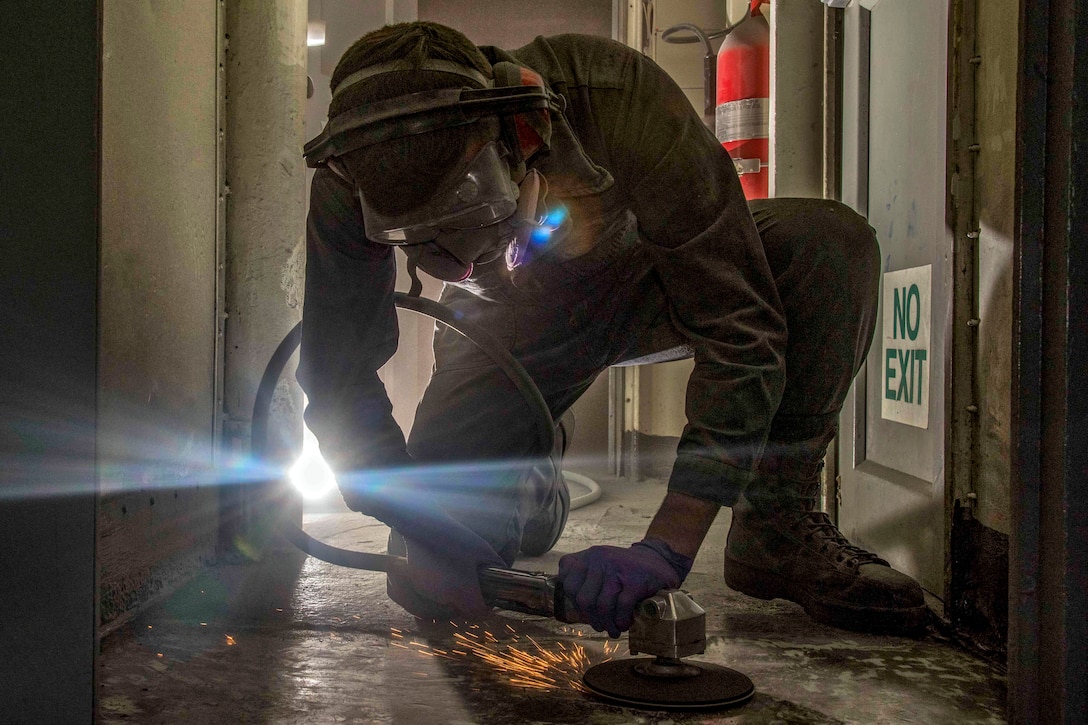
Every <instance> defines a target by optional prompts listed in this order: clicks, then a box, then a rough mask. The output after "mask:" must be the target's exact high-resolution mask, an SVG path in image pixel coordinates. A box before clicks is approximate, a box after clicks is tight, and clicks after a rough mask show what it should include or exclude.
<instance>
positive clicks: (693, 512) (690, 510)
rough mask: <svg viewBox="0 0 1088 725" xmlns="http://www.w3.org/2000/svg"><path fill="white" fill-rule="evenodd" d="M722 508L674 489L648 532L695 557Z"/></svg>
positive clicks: (668, 494) (649, 534) (673, 548)
mask: <svg viewBox="0 0 1088 725" xmlns="http://www.w3.org/2000/svg"><path fill="white" fill-rule="evenodd" d="M720 508H721V506H719V505H718V504H716V503H713V502H712V501H704V500H703V499H701V498H695V497H694V496H688V495H687V494H684V493H679V492H676V491H670V492H668V493H667V494H665V500H664V501H662V502H661V507H660V508H659V509H658V510H657V514H656V515H655V516H654V519H653V521H651V522H650V528H649V530H648V531H647V532H646V535H647V536H652V537H653V538H655V539H661V540H662V541H664V542H665V543H667V544H668V545H669V547H670V548H671V549H672V550H673V551H675V552H676V553H677V554H683V555H684V556H686V557H688V558H691V559H694V558H695V555H696V554H697V553H698V552H699V547H700V546H702V544H703V539H704V538H706V534H707V532H708V531H709V530H710V525H711V524H713V523H714V517H716V516H717V515H718V510H719V509H720Z"/></svg>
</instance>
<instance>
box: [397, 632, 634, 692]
mask: <svg viewBox="0 0 1088 725" xmlns="http://www.w3.org/2000/svg"><path fill="white" fill-rule="evenodd" d="M450 624H452V625H453V626H454V627H455V628H458V629H460V627H459V625H457V623H455V622H451V623H450ZM504 628H505V630H506V632H504V633H503V636H504V640H506V641H501V640H500V639H499V638H498V637H496V636H495V634H493V633H492V632H490V631H488V630H487V629H481V628H480V626H479V625H478V624H473V625H470V626H469V627H468V629H460V631H457V632H454V634H453V638H454V641H455V645H456V646H454V647H450V648H448V649H440V648H437V647H434V646H431V645H428V644H425V643H423V642H419V641H416V640H414V639H408V640H405V638H404V633H403V632H402V631H401V630H399V629H396V628H390V635H391V637H392V638H394V640H400V641H391V642H390V643H389V644H390V645H392V646H394V647H399V648H400V649H406V650H410V651H415V652H418V653H420V654H422V655H424V656H427V657H431V658H442V659H448V660H453V661H458V660H459V661H464V660H466V659H475V660H478V661H480V662H483V663H484V664H486V665H488V666H489V667H490V668H491V669H492V670H493V671H494V673H495V674H496V675H498V676H499V677H500V678H501V679H502V680H503V681H505V682H507V683H508V684H511V685H514V686H515V687H521V688H527V689H535V690H560V689H567V688H570V689H572V690H575V691H577V692H585V691H586V689H585V686H584V685H583V684H582V681H581V676H582V672H583V671H584V670H585V669H586V668H588V667H589V666H591V665H593V664H597V663H596V662H594V661H593V659H597V658H591V657H590V654H589V651H588V650H586V648H585V647H583V646H582V645H581V644H579V643H578V642H571V643H565V642H553V643H549V644H547V645H545V644H541V643H540V642H538V641H537V640H535V639H533V637H531V636H529V635H520V634H518V633H517V630H516V629H515V628H514V627H512V626H511V625H509V624H506V625H504ZM507 632H508V633H509V634H510V635H513V636H512V637H510V636H508V635H507ZM567 633H569V634H574V635H576V636H578V635H580V633H579V632H577V631H574V630H567ZM405 641H407V642H408V644H404V642H405ZM619 647H620V643H619V642H605V643H604V647H603V649H604V655H605V658H604V659H603V660H602V662H607V661H609V660H611V659H612V657H613V655H615V653H616V652H617V651H618V650H619Z"/></svg>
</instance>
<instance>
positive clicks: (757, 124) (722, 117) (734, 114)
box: [714, 98, 771, 143]
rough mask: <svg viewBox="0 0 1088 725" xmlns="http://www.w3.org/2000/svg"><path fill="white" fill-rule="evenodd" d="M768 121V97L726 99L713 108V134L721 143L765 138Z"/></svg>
mask: <svg viewBox="0 0 1088 725" xmlns="http://www.w3.org/2000/svg"><path fill="white" fill-rule="evenodd" d="M770 122H771V99H770V98H745V99H743V100H740V101H727V102H725V103H723V104H721V105H720V106H718V107H717V108H716V109H714V135H715V136H717V137H718V141H719V142H721V143H728V142H730V141H740V140H742V139H750V138H767V136H768V135H769V130H770V125H771V123H770Z"/></svg>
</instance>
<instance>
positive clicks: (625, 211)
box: [298, 22, 926, 636]
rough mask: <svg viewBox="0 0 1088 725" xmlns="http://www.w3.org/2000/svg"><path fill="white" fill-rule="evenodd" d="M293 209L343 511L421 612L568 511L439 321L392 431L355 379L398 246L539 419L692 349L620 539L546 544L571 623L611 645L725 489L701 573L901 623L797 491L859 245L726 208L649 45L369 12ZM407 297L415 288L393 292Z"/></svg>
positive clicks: (314, 394) (860, 618)
mask: <svg viewBox="0 0 1088 725" xmlns="http://www.w3.org/2000/svg"><path fill="white" fill-rule="evenodd" d="M331 85H332V90H333V96H332V102H331V104H330V107H329V113H328V116H329V121H328V125H327V126H326V128H325V130H324V131H323V132H322V134H321V135H320V136H318V137H317V138H316V139H314V140H313V141H311V142H310V143H309V144H307V146H306V155H307V161H308V163H309V164H310V165H311V166H314V167H317V172H316V174H315V176H314V179H313V183H312V187H311V197H310V198H311V201H310V212H309V219H308V223H307V262H306V299H305V307H304V312H303V333H302V348H301V361H300V367H299V372H298V377H299V380H300V382H301V384H302V386H303V388H304V389H305V391H306V393H307V395H308V397H309V405H308V407H307V410H306V420H307V423H308V425H309V427H310V428H311V429H312V430H313V431H314V433H315V434H316V436H317V438H318V440H319V441H320V444H321V451H322V454H323V455H324V457H325V458H326V460H327V461H328V462H329V464H330V465H331V466H332V468H333V470H334V471H335V472H336V474H337V479H338V483H339V486H340V489H341V492H342V493H343V495H344V498H345V500H346V502H347V504H348V505H349V506H350V507H351V508H352V509H354V510H357V511H361V512H363V513H366V514H368V515H372V516H375V517H377V518H379V519H381V520H383V521H385V522H386V523H388V524H389V525H390V526H391V527H392V529H393V533H392V534H391V536H390V552H391V553H401V554H403V553H405V552H407V553H408V559H409V567H408V571H409V573H408V574H407V575H390V578H389V581H388V591H389V594H390V596H391V597H392V598H393V599H394V600H395V601H396V602H398V603H399V604H400V605H401V606H403V607H405V608H406V609H407V610H408V611H410V612H412V613H413V614H416V615H417V616H421V617H435V618H439V617H441V618H449V617H451V616H463V617H475V616H480V615H482V614H484V613H486V612H487V611H488V608H487V606H486V604H485V603H484V600H483V597H482V595H481V593H480V589H479V585H478V582H477V577H476V572H477V569H478V568H479V567H480V566H482V565H494V566H511V565H512V564H513V562H514V559H515V557H517V556H519V555H525V556H536V555H540V554H542V553H544V552H546V551H548V550H550V549H551V548H552V547H553V546H554V544H555V543H556V541H557V540H558V538H559V536H560V535H561V533H562V530H563V526H564V524H565V522H566V517H567V511H568V509H569V505H570V500H569V494H568V493H567V490H566V485H565V483H564V481H563V478H562V474H561V466H560V465H559V464H560V461H561V458H562V453H563V448H564V447H565V441H566V435H565V431H564V430H563V428H562V425H560V426H559V430H557V434H556V437H555V439H556V444H555V447H554V449H553V450H552V451H551V452H550V454H549V452H547V451H543V452H542V451H540V450H538V448H539V445H538V436H537V433H536V427H535V426H536V423H535V421H534V417H533V414H532V413H531V411H530V408H529V405H528V403H527V402H526V401H525V400H524V399H523V397H522V396H521V394H520V393H519V392H518V390H517V388H516V387H515V386H514V384H513V383H512V382H511V380H510V379H509V378H508V377H507V376H506V374H505V373H504V372H503V371H502V370H501V369H499V368H498V367H497V366H496V365H495V364H494V363H493V362H492V360H491V358H490V357H489V356H488V355H487V354H486V353H485V352H483V351H481V350H480V349H479V348H477V347H476V345H474V344H473V343H472V342H471V341H468V340H466V339H465V338H464V337H462V336H461V335H460V334H458V333H457V332H455V331H453V330H451V329H449V328H447V327H445V326H441V325H440V326H439V329H438V330H437V331H436V334H435V338H434V353H435V366H434V371H433V375H432V378H431V381H430V383H429V385H428V387H427V390H426V392H425V394H424V396H423V398H422V400H421V401H420V404H419V407H418V410H417V412H416V416H415V422H414V425H413V428H412V434H411V436H410V437H409V438H408V440H407V441H405V438H404V435H403V433H402V432H401V430H400V428H399V427H398V426H397V424H396V422H395V421H394V419H393V416H392V406H391V405H390V402H389V398H388V395H387V394H386V391H385V388H384V386H383V383H382V382H381V380H379V378H378V375H377V370H378V369H379V368H380V367H381V366H382V365H383V364H384V363H385V362H386V361H387V360H389V358H390V357H391V356H392V355H393V353H394V351H395V350H396V347H397V339H398V327H397V317H396V312H395V308H394V302H393V291H394V282H395V278H396V263H395V258H394V251H395V248H396V247H400V248H401V249H402V250H403V252H405V254H406V256H407V260H408V265H409V270H410V271H411V273H412V276H413V279H416V275H417V274H418V271H420V270H421V271H423V272H425V273H427V274H429V275H431V276H433V277H436V278H438V279H440V280H443V281H444V282H445V285H444V288H443V292H442V296H441V302H442V303H443V304H445V305H446V306H447V307H449V308H450V309H451V310H452V311H453V314H454V315H456V316H457V317H458V318H460V319H465V320H468V321H470V322H473V323H475V324H476V325H477V326H479V327H482V328H483V329H485V330H487V331H488V332H489V333H491V335H492V336H493V337H494V338H495V339H497V340H498V341H499V343H500V344H501V345H502V346H504V347H505V348H506V349H507V350H508V351H509V352H510V353H511V354H512V355H513V356H514V357H515V358H516V359H517V360H518V361H519V362H520V363H521V365H522V366H523V367H524V368H525V370H526V371H527V373H528V374H529V375H530V376H531V377H532V379H533V380H534V381H535V383H536V385H537V386H538V387H539V389H540V392H541V394H542V395H543V397H544V400H545V402H546V403H547V405H548V407H549V409H550V410H551V412H552V415H553V416H554V417H555V418H556V419H559V420H562V415H563V413H564V412H565V411H567V409H568V408H569V407H570V406H571V405H572V404H573V403H574V402H575V401H576V400H577V399H578V397H579V396H580V395H581V394H582V393H583V392H585V390H586V389H587V388H588V387H589V386H590V384H591V383H592V382H593V380H594V379H595V378H596V377H597V376H598V375H600V374H601V373H602V372H603V371H605V370H606V369H607V368H608V367H609V366H611V365H614V364H618V363H623V362H626V361H630V360H633V359H639V358H644V357H647V356H655V355H656V356H657V357H658V358H667V357H670V356H672V357H676V356H678V355H677V354H676V353H678V352H679V353H684V352H686V353H688V354H693V355H694V359H695V366H694V370H693V371H692V373H691V377H690V380H689V381H688V387H687V402H686V412H687V419H688V423H687V426H686V427H685V429H684V432H683V436H682V437H681V439H680V443H679V446H678V450H677V456H676V461H675V464H674V466H673V470H672V473H671V476H670V478H669V483H668V492H667V494H666V496H665V498H664V500H663V502H662V504H661V506H660V508H659V509H658V511H657V513H656V515H655V516H654V518H653V520H652V521H651V523H650V526H649V529H648V531H647V532H646V535H645V538H644V539H643V540H642V541H639V542H636V543H633V544H632V545H631V546H630V547H628V548H622V547H611V546H594V547H591V548H589V549H586V550H585V551H581V552H578V553H573V554H568V555H566V556H564V557H563V558H562V559H561V561H560V566H559V580H560V582H561V583H562V585H563V588H564V590H565V591H566V592H567V594H568V596H569V597H571V598H572V599H573V601H574V602H575V604H576V606H577V608H578V609H579V610H580V613H581V614H582V615H583V616H584V618H585V619H586V620H587V621H588V622H589V623H591V624H592V625H593V627H594V628H595V629H597V630H599V631H606V632H608V633H609V634H610V635H612V636H619V634H620V633H621V632H622V631H625V630H626V629H627V628H629V627H630V626H631V622H632V619H633V616H634V612H635V609H636V605H637V604H638V603H639V602H640V601H641V600H643V599H645V598H646V597H648V596H651V595H653V594H654V593H656V592H657V591H659V590H661V589H666V588H675V587H678V586H680V584H681V583H682V582H683V581H684V578H685V577H686V576H687V574H688V571H689V570H690V568H691V565H692V560H693V559H694V557H695V555H696V553H697V551H698V550H699V548H700V546H701V545H702V543H703V539H704V537H705V535H706V533H707V530H708V529H709V527H710V525H711V523H712V522H713V520H714V517H715V515H716V514H717V512H718V510H719V508H720V507H722V506H730V507H732V509H733V519H732V527H731V529H730V531H729V536H728V540H727V543H726V546H725V581H726V583H727V584H728V585H729V586H730V587H732V588H734V589H737V590H739V591H741V592H744V593H746V594H750V595H752V596H756V597H761V598H772V597H782V598H785V599H789V600H792V601H794V602H798V603H799V604H801V605H802V606H803V607H804V609H805V611H806V612H807V613H808V614H809V615H811V616H812V617H813V618H815V619H817V620H819V621H822V622H827V623H831V624H834V625H838V626H843V627H848V628H855V629H865V630H882V631H883V630H904V629H912V628H916V627H919V626H920V625H921V624H922V623H923V622H924V621H925V617H926V608H925V605H924V602H923V597H922V591H921V588H920V587H919V586H918V584H917V583H916V582H915V581H914V580H913V579H911V578H910V577H908V576H906V575H904V574H902V573H900V572H898V571H896V570H895V569H893V568H891V567H890V566H889V565H888V563H887V562H885V561H884V560H882V559H880V558H879V557H877V556H876V555H874V554H872V553H870V552H867V551H865V550H863V549H861V548H858V547H856V546H854V545H852V544H851V543H850V542H849V541H847V539H846V538H844V537H843V535H842V534H841V533H840V532H839V531H838V529H837V528H836V527H835V526H834V525H833V524H832V523H831V522H830V521H829V520H828V518H827V516H826V515H825V514H823V513H821V512H819V511H817V510H816V501H817V491H818V488H819V475H820V470H821V465H822V460H823V457H824V454H825V451H826V448H827V445H828V443H829V442H830V441H831V439H832V438H833V437H834V436H835V433H836V429H837V421H838V414H839V410H840V408H841V406H842V404H843V400H844V399H845V397H846V394H847V391H848V389H849V387H850V383H851V380H852V379H853V377H854V375H855V374H856V372H857V370H858V368H859V366H860V365H861V363H862V361H863V360H864V359H865V355H866V352H867V351H868V348H869V345H870V342H871V339H872V335H873V325H874V318H875V313H876V307H877V290H878V283H879V281H878V279H879V250H878V245H877V241H876V239H875V237H874V234H873V231H872V229H871V228H870V227H869V226H868V224H867V223H866V222H865V220H864V219H863V218H861V217H859V216H858V215H857V214H855V213H854V212H853V211H851V210H850V209H848V208H847V207H845V206H843V205H841V204H838V203H836V202H831V201H826V200H818V199H767V200H759V201H752V202H751V203H749V202H747V201H746V200H745V198H744V195H743V193H742V191H741V187H740V184H739V182H738V180H737V175H736V171H735V169H734V165H733V163H732V161H731V160H730V159H729V157H728V155H727V153H726V152H725V151H724V150H723V148H722V146H721V144H720V143H718V141H717V139H715V138H714V136H713V134H711V133H710V132H709V131H708V130H707V129H706V128H705V127H704V126H703V124H702V122H701V120H700V119H699V117H698V115H697V114H696V113H695V111H694V110H693V109H692V107H691V104H690V103H689V101H688V99H687V98H686V97H685V95H684V94H683V92H682V91H681V90H680V89H679V88H678V87H677V86H676V84H675V83H674V82H673V81H672V80H671V79H670V78H669V77H668V76H667V75H666V74H665V73H664V72H663V71H662V70H661V69H660V68H659V67H658V66H657V65H656V64H655V63H654V62H653V61H651V60H649V59H648V58H646V57H645V56H643V55H641V54H640V53H638V52H636V51H634V50H631V49H629V48H627V47H626V46H624V45H622V44H619V43H616V42H613V41H609V40H604V39H600V38H592V37H583V36H576V35H563V36H558V37H554V38H537V39H536V40H535V41H533V42H532V43H530V44H529V45H526V46H525V47H523V48H519V49H517V50H513V51H506V50H500V49H498V48H494V47H479V48H478V47H476V46H475V45H473V44H472V43H471V41H469V40H468V39H467V38H466V37H465V36H464V35H462V34H461V33H459V32H458V31H456V30H453V29H451V28H447V27H444V26H441V25H437V24H433V23H426V22H414V23H404V24H398V25H391V26H387V27H383V28H381V29H379V30H376V31H374V32H372V33H369V34H367V35H365V36H364V37H362V38H361V39H359V40H358V41H357V42H356V43H355V44H354V45H353V46H352V47H351V48H350V49H349V50H348V51H347V52H346V53H344V55H343V57H342V58H341V59H340V62H339V64H338V65H337V67H336V70H335V72H334V74H333V76H332V83H331ZM415 286H416V287H417V289H416V291H417V293H418V283H417V284H416V285H415Z"/></svg>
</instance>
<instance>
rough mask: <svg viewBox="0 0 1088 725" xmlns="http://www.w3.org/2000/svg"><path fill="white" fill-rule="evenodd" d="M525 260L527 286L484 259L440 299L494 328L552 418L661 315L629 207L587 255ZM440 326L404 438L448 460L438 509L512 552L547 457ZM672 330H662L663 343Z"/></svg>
mask: <svg viewBox="0 0 1088 725" xmlns="http://www.w3.org/2000/svg"><path fill="white" fill-rule="evenodd" d="M533 265H534V266H535V268H534V285H533V286H532V288H531V289H529V290H528V291H524V290H518V289H514V288H513V287H511V286H510V285H509V284H506V283H504V282H502V281H500V280H498V279H497V278H498V277H499V276H500V275H489V274H487V272H486V271H485V272H484V273H483V274H482V275H481V279H479V280H477V282H478V283H479V284H481V285H483V289H478V290H476V291H475V292H472V291H466V290H462V289H458V288H456V287H447V289H446V291H445V292H444V293H443V298H442V302H443V303H444V304H446V305H447V306H449V307H451V308H452V309H453V310H454V311H455V312H456V313H460V314H462V315H464V317H465V318H466V319H469V320H472V321H473V322H475V323H476V324H477V325H479V326H481V327H483V328H484V329H486V330H487V331H489V332H491V333H492V334H493V335H494V336H496V337H498V338H499V340H500V342H501V344H502V345H503V346H504V347H506V348H507V349H508V350H509V351H510V352H511V353H512V354H513V355H514V357H515V358H516V359H517V360H518V361H519V362H520V363H521V364H522V366H523V367H524V368H525V370H526V372H528V374H529V375H530V377H532V378H533V380H534V382H535V383H536V385H537V387H538V388H539V390H540V392H541V394H542V396H543V397H544V400H545V402H546V403H547V405H548V407H549V410H550V412H551V414H552V416H553V418H555V419H558V418H559V417H560V416H561V415H562V414H563V413H564V412H565V411H566V410H567V409H568V408H569V407H570V406H571V405H572V404H573V403H574V402H575V401H576V400H577V399H578V398H579V397H580V396H581V395H582V393H584V392H585V390H586V389H587V388H588V387H589V386H590V384H591V383H592V382H593V381H594V379H596V377H597V376H598V375H599V374H600V373H601V372H603V371H604V370H606V369H607V368H608V367H609V366H610V365H611V364H613V363H615V362H617V360H619V359H620V358H622V357H624V356H627V355H628V353H629V352H630V350H632V349H633V348H636V347H643V343H642V342H636V341H637V340H641V339H642V338H645V337H647V335H646V330H647V329H648V322H650V321H652V320H655V319H661V320H666V321H667V318H668V316H667V305H665V304H664V301H663V298H662V296H661V292H660V289H659V287H658V286H657V285H656V281H655V277H654V275H653V272H652V265H651V263H650V261H649V258H648V257H647V256H646V255H645V254H644V253H643V252H642V251H641V250H640V249H639V245H638V242H637V234H636V232H635V225H634V220H633V218H631V219H630V220H629V221H628V223H626V225H625V226H622V225H621V228H620V229H619V230H618V231H616V232H615V233H614V234H612V235H610V236H609V237H608V238H606V239H603V240H602V242H601V244H600V245H599V246H598V248H597V249H595V250H594V251H593V252H591V253H589V254H588V255H584V256H583V257H579V258H577V259H576V260H571V261H568V262H560V261H556V260H551V261H549V260H547V259H542V260H538V261H535V262H534V263H533ZM654 299H657V302H656V303H651V301H652V300H654ZM440 328H441V329H439V330H438V331H437V332H436V335H435V343H434V346H435V369H434V373H433V374H432V377H431V381H430V383H429V384H428V387H427V390H426V391H425V393H424V396H423V399H422V400H421V401H420V404H419V407H418V408H417V411H416V418H415V423H414V425H413V427H412V431H411V435H410V437H409V440H408V450H409V452H410V453H411V454H412V456H413V458H415V459H416V460H417V461H425V462H432V463H436V464H442V465H449V464H451V463H452V464H455V467H453V468H451V469H450V474H451V475H450V476H449V477H448V478H449V480H450V481H451V486H452V487H453V488H455V489H456V490H457V491H458V493H457V494H456V495H452V494H451V495H450V496H449V497H448V503H447V505H446V508H447V510H449V511H450V512H451V515H453V516H454V517H455V518H458V519H459V520H461V521H462V522H463V523H465V524H466V525H467V526H468V527H469V528H471V529H473V530H474V531H476V532H477V533H479V534H480V535H481V536H482V537H483V538H485V539H486V540H488V542H489V543H491V544H492V546H493V547H494V548H495V549H496V551H498V552H499V554H500V556H503V558H506V559H508V561H512V560H513V556H514V555H515V554H516V553H517V550H518V548H519V546H520V541H521V536H522V533H523V531H524V526H525V523H526V521H528V520H529V519H530V518H531V517H532V516H533V515H534V514H535V513H536V512H537V511H540V510H544V509H546V508H547V506H548V503H549V501H550V500H551V499H550V498H549V497H550V496H553V495H554V488H555V484H554V482H553V481H552V480H550V479H549V478H548V473H549V468H550V467H549V465H548V464H547V462H546V461H542V460H541V459H540V458H539V457H538V458H536V460H532V459H533V456H534V455H538V454H539V451H538V450H537V448H536V446H537V439H538V435H537V423H536V421H535V420H534V418H533V414H532V412H531V410H530V408H529V406H528V405H527V403H526V402H525V400H524V399H523V397H522V395H521V393H520V392H518V391H517V389H516V388H515V386H514V384H513V383H512V382H511V381H510V380H509V379H508V378H507V376H506V374H505V373H503V372H502V371H501V370H500V369H498V368H497V367H495V366H494V364H493V363H492V362H491V360H490V358H488V356H487V355H486V354H485V353H484V352H482V351H481V350H479V349H477V348H476V347H475V346H474V345H473V344H472V343H471V342H470V341H468V340H466V339H464V338H463V337H462V336H460V335H459V334H458V333H456V332H455V331H452V330H449V329H446V328H444V326H440ZM672 341H674V338H673V337H670V336H668V335H665V336H662V337H661V344H665V343H666V342H672ZM527 459H529V460H528V462H527ZM556 465H558V463H557V464H556ZM552 470H554V467H553V468H552Z"/></svg>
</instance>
